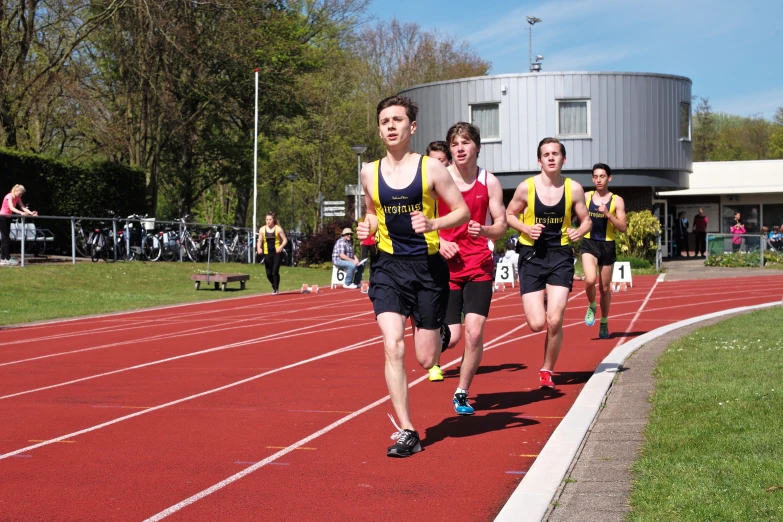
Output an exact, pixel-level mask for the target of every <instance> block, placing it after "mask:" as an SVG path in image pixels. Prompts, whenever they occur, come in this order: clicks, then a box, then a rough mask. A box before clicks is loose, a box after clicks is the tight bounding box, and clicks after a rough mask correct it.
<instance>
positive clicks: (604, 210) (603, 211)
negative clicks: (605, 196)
mask: <svg viewBox="0 0 783 522" xmlns="http://www.w3.org/2000/svg"><path fill="white" fill-rule="evenodd" d="M598 212H600V213H601V214H603V215H604V216H608V215H609V209H608V208H606V205H604V204H603V203H601V205H600V206H599V207H598Z"/></svg>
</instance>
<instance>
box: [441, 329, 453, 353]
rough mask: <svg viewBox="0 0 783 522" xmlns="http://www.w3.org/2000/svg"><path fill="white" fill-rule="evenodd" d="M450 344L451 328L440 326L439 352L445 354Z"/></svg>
mask: <svg viewBox="0 0 783 522" xmlns="http://www.w3.org/2000/svg"><path fill="white" fill-rule="evenodd" d="M450 342H451V328H449V325H447V324H445V323H444V324H441V325H440V351H441V352H445V351H446V348H448V347H449V343H450Z"/></svg>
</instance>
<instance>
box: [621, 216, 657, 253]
mask: <svg viewBox="0 0 783 522" xmlns="http://www.w3.org/2000/svg"><path fill="white" fill-rule="evenodd" d="M627 219H628V229H627V230H626V231H625V232H618V233H617V234H616V235H615V247H616V249H617V255H618V256H619V257H622V256H630V257H637V258H640V259H646V260H649V261H652V260H654V259H655V254H656V252H657V251H658V242H657V240H656V236H657V235H658V234H660V233H661V223H660V221H658V218H656V217H655V216H653V214H652V212H650V211H649V210H642V211H641V212H629V213H628V215H627Z"/></svg>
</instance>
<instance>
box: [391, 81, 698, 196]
mask: <svg viewBox="0 0 783 522" xmlns="http://www.w3.org/2000/svg"><path fill="white" fill-rule="evenodd" d="M400 94H402V95H404V96H407V97H409V98H411V99H412V100H413V101H415V102H416V103H417V104H418V105H419V116H418V130H417V132H416V134H414V136H413V149H414V150H415V151H417V152H422V153H423V152H424V150H425V149H426V147H427V144H428V143H429V142H431V141H435V140H442V139H444V138H445V136H446V131H447V130H448V128H449V127H450V126H451V125H452V124H454V123H456V122H458V121H468V122H472V123H474V124H476V125H478V126H479V128H480V129H481V138H482V144H481V154H480V158H479V164H480V165H481V166H483V167H485V168H486V169H488V170H489V171H491V172H493V173H495V174H496V175H497V176H498V179H499V180H500V181H501V184H502V186H503V189H504V191H512V190H513V189H515V188H516V187H517V185H518V184H519V183H520V182H521V181H522V180H523V179H524V178H526V177H528V176H530V175H531V174H534V173H537V172H539V171H540V167H539V165H538V163H537V157H536V150H537V146H538V142H539V141H540V140H541V139H543V138H545V137H547V136H553V137H557V138H558V139H559V140H560V141H561V142H562V143H563V144H564V145H565V147H566V157H567V160H566V165H565V167H564V174H566V175H567V176H569V177H572V178H574V179H575V180H577V181H579V182H580V183H582V184H583V185H584V186H585V187H590V186H592V182H591V178H590V173H591V169H592V166H593V164H594V163H598V162H602V163H606V164H608V165H609V166H610V167H612V170H613V181H612V185H613V186H614V187H615V188H617V189H618V191H619V192H620V193H621V195H623V196H624V198H625V199H626V202H627V205H628V206H629V208H631V209H639V208H649V207H650V205H651V204H652V199H653V194H654V191H655V190H658V189H660V190H673V189H678V188H688V174H689V173H690V172H691V171H692V167H691V161H692V150H691V149H692V148H691V116H690V114H691V110H690V109H691V80H690V79H688V78H685V77H682V76H671V75H665V74H648V73H602V72H597V73H592V72H566V73H555V72H547V73H530V74H504V75H498V76H482V77H476V78H463V79H459V80H450V81H444V82H437V83H429V84H425V85H417V86H414V87H411V88H408V89H405V90H404V91H402V92H401V93H400ZM506 197H507V199H508V198H509V197H510V194H509V193H508V192H507V193H506Z"/></svg>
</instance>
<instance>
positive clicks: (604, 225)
mask: <svg viewBox="0 0 783 522" xmlns="http://www.w3.org/2000/svg"><path fill="white" fill-rule="evenodd" d="M594 193H595V191H594V190H591V191H590V192H588V193H587V194H585V200H586V201H587V213H588V215H589V216H590V220H591V221H592V222H593V228H592V229H591V230H590V232H588V233H587V234H585V239H592V240H593V241H612V242H614V233H615V228H614V225H612V222H611V221H609V218H608V217H606V216H604V214H603V212H599V211H598V207H599V206H600V205H598V204H596V203H594V202H593V194H594ZM614 196H615V195H614V194H612V197H611V198H609V213H610V214H611V215H613V216H617V211H616V209H615V208H614Z"/></svg>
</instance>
